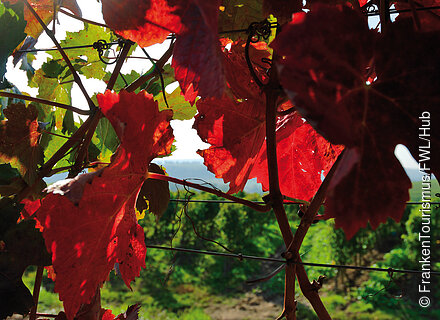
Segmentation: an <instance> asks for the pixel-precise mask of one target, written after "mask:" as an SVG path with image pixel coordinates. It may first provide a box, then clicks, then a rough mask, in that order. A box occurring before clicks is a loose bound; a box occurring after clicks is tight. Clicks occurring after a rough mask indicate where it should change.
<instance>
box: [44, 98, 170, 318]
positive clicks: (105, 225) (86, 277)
mask: <svg viewBox="0 0 440 320" xmlns="http://www.w3.org/2000/svg"><path fill="white" fill-rule="evenodd" d="M98 101H99V106H100V108H101V110H102V112H103V113H104V115H105V116H106V117H107V118H108V119H109V121H110V122H111V123H112V125H113V127H114V128H115V131H116V133H117V135H118V137H119V139H120V141H121V145H120V147H119V148H118V151H117V153H116V155H115V156H114V157H113V158H112V163H111V164H110V165H109V166H108V167H106V168H104V169H102V170H99V171H97V172H92V173H86V174H83V175H80V176H77V177H76V178H75V179H70V180H66V181H64V182H61V183H58V184H55V185H52V186H51V187H50V188H49V192H50V193H49V195H48V196H46V198H45V199H44V200H43V202H42V206H41V208H40V210H39V211H38V212H37V217H38V220H39V221H40V222H41V224H42V225H43V227H44V231H43V235H44V238H45V240H46V246H47V248H48V250H49V251H50V252H51V253H52V257H53V260H52V261H53V266H54V269H55V272H56V275H57V276H56V283H55V291H56V292H58V293H59V295H60V299H61V300H62V301H63V303H64V308H65V311H66V315H67V318H68V319H73V317H74V316H75V314H76V312H77V311H78V308H79V307H80V305H81V304H83V303H89V302H90V299H91V298H92V297H93V296H94V295H95V292H96V289H97V288H98V287H99V286H100V285H101V284H102V282H104V281H105V280H106V278H107V276H108V274H109V272H110V271H111V270H112V268H113V266H114V264H115V263H118V264H119V270H120V272H121V274H122V278H123V280H124V282H125V283H126V284H127V286H129V285H130V282H131V281H132V280H133V279H134V278H135V277H136V276H138V275H139V272H140V269H141V267H143V266H145V254H146V248H145V244H144V233H143V229H142V227H140V226H139V225H138V224H137V222H136V214H135V209H134V206H135V202H136V197H137V194H138V192H139V190H140V188H141V186H142V184H143V182H144V180H145V178H146V177H147V172H148V164H149V162H150V161H151V160H152V159H153V158H154V157H156V156H158V155H164V154H167V153H169V152H170V147H171V144H172V142H173V135H172V130H171V127H170V125H169V121H170V119H171V111H169V112H168V111H162V112H159V111H158V108H157V104H156V103H155V102H154V101H153V100H152V96H150V95H147V94H146V93H145V92H141V93H139V94H135V93H127V92H125V91H122V92H121V93H120V94H116V93H111V92H109V91H107V92H106V93H105V94H104V95H98ZM130 108H132V109H130Z"/></svg>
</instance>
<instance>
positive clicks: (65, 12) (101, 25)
mask: <svg viewBox="0 0 440 320" xmlns="http://www.w3.org/2000/svg"><path fill="white" fill-rule="evenodd" d="M58 11H59V12H61V13H64V14H65V15H66V16H69V17H71V18H73V19H77V20H79V21H82V22H84V23H89V24H94V25H95V26H100V27H104V28H108V29H110V27H109V26H108V25H106V24H103V23H99V22H96V21H92V20H88V19H85V18H83V17H79V16H77V15H76V14H73V13H70V12H68V11H66V10H64V9H59V10H58Z"/></svg>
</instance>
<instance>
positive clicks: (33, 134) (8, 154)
mask: <svg viewBox="0 0 440 320" xmlns="http://www.w3.org/2000/svg"><path fill="white" fill-rule="evenodd" d="M4 114H5V116H6V118H7V120H3V121H2V122H1V124H0V161H1V162H6V163H10V164H11V165H12V166H13V167H15V168H17V169H18V170H19V171H20V174H21V175H22V177H23V178H24V179H25V181H26V182H27V183H29V184H33V183H34V182H35V179H36V174H37V166H38V165H39V164H41V162H42V160H43V152H42V150H41V147H40V146H39V138H40V132H39V127H38V121H37V116H38V113H37V109H36V108H35V106H34V105H29V106H28V107H26V106H25V105H24V104H22V103H18V104H11V105H9V106H8V108H7V109H5V110H4Z"/></svg>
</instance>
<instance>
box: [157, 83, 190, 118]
mask: <svg viewBox="0 0 440 320" xmlns="http://www.w3.org/2000/svg"><path fill="white" fill-rule="evenodd" d="M166 97H167V102H168V106H169V107H170V108H171V109H172V110H173V119H174V120H190V119H192V118H193V117H194V116H195V115H196V112H197V109H196V107H195V106H192V105H191V104H190V103H188V102H187V101H186V100H185V97H184V96H183V94H182V90H180V88H179V87H177V88H176V89H175V90H174V91H173V92H172V93H170V94H167V95H166ZM155 99H156V101H157V102H158V103H159V110H165V109H167V108H168V107H167V105H166V104H165V100H164V98H163V95H158V96H157V97H156V98H155Z"/></svg>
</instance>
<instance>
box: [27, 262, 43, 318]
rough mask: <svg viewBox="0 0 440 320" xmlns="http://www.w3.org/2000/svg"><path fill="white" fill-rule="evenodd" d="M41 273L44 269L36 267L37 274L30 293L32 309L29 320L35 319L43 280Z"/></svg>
mask: <svg viewBox="0 0 440 320" xmlns="http://www.w3.org/2000/svg"><path fill="white" fill-rule="evenodd" d="M43 271H44V267H42V266H38V268H37V273H36V274H35V283H34V291H33V293H32V297H33V299H34V306H33V307H32V309H31V312H30V314H29V320H35V319H37V309H38V299H39V297H40V287H41V281H42V280H43Z"/></svg>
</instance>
